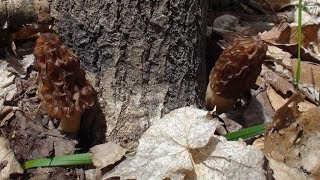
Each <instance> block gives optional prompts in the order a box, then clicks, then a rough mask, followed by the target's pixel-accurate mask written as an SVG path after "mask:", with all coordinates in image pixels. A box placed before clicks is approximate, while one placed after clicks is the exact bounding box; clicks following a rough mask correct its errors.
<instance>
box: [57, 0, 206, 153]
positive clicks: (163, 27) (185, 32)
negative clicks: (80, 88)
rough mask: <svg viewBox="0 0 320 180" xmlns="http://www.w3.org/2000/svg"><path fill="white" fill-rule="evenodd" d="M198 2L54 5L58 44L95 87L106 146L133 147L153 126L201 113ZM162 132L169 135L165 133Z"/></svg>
mask: <svg viewBox="0 0 320 180" xmlns="http://www.w3.org/2000/svg"><path fill="white" fill-rule="evenodd" d="M205 2H206V1H202V0H177V1H169V0H143V1H139V0H122V1H120V0H117V1H116V0H105V1H99V0H86V1H81V0H72V1H70V0H56V1H55V2H54V3H53V9H52V12H51V14H52V16H53V17H55V18H56V21H55V25H56V28H57V31H58V33H59V34H60V36H61V37H62V38H63V39H64V40H65V41H66V42H67V44H68V45H69V46H70V47H71V48H72V49H74V50H75V51H76V53H77V54H78V56H79V57H80V59H81V61H82V65H83V67H85V68H86V70H87V71H89V72H91V74H92V75H93V79H94V80H95V86H96V87H95V88H96V90H97V92H98V93H99V94H98V99H99V103H100V107H101V110H102V112H103V113H104V116H105V119H106V126H107V130H106V132H105V133H106V134H105V135H106V140H107V141H114V142H118V143H120V144H122V145H124V146H126V147H131V146H132V145H136V142H137V140H138V139H139V138H140V136H141V134H142V133H143V132H144V131H145V130H146V129H147V128H148V127H149V126H150V124H151V123H152V122H153V121H154V120H155V119H158V118H160V117H161V116H162V115H164V114H166V113H168V112H169V111H171V110H173V109H176V108H178V107H183V106H187V105H197V106H200V107H202V105H203V99H204V92H205V89H206V82H207V79H208V77H207V73H206V71H205V69H206V68H205V59H204V48H205V30H206V28H205V27H206V26H205V24H204V22H205V18H206V3H205ZM168 128H170V127H168Z"/></svg>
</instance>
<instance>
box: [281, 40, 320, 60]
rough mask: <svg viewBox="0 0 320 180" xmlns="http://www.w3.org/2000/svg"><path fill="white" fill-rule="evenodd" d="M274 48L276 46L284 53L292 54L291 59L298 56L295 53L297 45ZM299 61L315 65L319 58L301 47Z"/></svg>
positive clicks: (282, 45) (283, 45) (296, 52)
mask: <svg viewBox="0 0 320 180" xmlns="http://www.w3.org/2000/svg"><path fill="white" fill-rule="evenodd" d="M275 46H277V47H278V48H281V49H282V50H284V51H287V52H289V53H290V54H292V56H293V57H297V56H298V51H297V49H298V45H297V44H276V45H275ZM301 59H302V60H303V61H309V62H314V63H317V64H319V63H320V58H319V56H318V55H317V54H315V53H314V52H312V51H311V50H309V49H306V48H303V47H301Z"/></svg>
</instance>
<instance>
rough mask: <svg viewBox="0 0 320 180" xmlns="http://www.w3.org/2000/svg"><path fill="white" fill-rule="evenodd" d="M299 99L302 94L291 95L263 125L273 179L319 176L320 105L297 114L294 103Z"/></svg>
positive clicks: (266, 151)
mask: <svg viewBox="0 0 320 180" xmlns="http://www.w3.org/2000/svg"><path fill="white" fill-rule="evenodd" d="M302 99H303V98H302V95H301V94H300V95H298V94H295V95H294V96H293V97H292V98H290V100H289V101H288V103H286V104H285V105H284V106H283V107H281V108H280V109H279V110H278V111H277V112H276V116H275V118H274V122H273V123H272V124H271V125H269V126H268V127H267V128H266V131H265V138H266V140H265V154H266V156H267V158H268V159H269V162H271V163H270V164H269V165H270V167H271V168H272V169H273V171H274V175H273V176H274V178H275V179H296V178H297V177H300V178H302V179H319V178H320V173H319V172H320V171H319V170H320V169H319V167H320V159H319V158H317V157H319V156H320V151H319V149H320V144H319V142H320V124H319V119H320V107H316V108H313V109H310V110H309V111H306V112H303V113H302V114H301V115H300V113H299V111H298V110H297V108H298V107H297V102H299V101H300V100H302ZM292 103H293V105H292V106H289V105H290V104H292ZM284 172H287V173H284ZM289 172H290V173H289Z"/></svg>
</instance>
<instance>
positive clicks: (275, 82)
mask: <svg viewBox="0 0 320 180" xmlns="http://www.w3.org/2000/svg"><path fill="white" fill-rule="evenodd" d="M260 75H261V77H262V78H263V79H264V80H265V83H267V84H270V85H272V87H274V88H275V89H276V90H277V91H281V93H282V94H288V92H291V93H294V92H295V91H296V90H295V88H294V86H293V85H292V84H291V83H290V82H288V79H285V78H283V77H280V76H278V75H277V74H276V73H274V72H273V71H272V70H270V69H269V68H267V67H266V66H265V65H262V71H261V74H260Z"/></svg>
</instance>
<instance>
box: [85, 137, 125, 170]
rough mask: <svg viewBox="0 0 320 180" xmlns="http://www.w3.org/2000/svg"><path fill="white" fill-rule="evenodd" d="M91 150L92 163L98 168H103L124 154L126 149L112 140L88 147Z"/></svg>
mask: <svg viewBox="0 0 320 180" xmlns="http://www.w3.org/2000/svg"><path fill="white" fill-rule="evenodd" d="M90 151H91V152H92V161H93V165H94V166H95V167H98V168H104V167H107V166H108V165H111V164H114V163H115V162H117V161H119V160H120V159H121V158H122V157H123V155H125V153H126V151H127V149H124V148H122V147H121V146H119V145H117V144H116V143H114V142H108V143H105V144H99V145H96V146H94V147H92V148H90Z"/></svg>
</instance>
